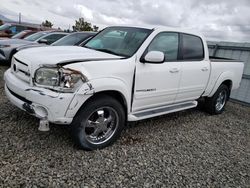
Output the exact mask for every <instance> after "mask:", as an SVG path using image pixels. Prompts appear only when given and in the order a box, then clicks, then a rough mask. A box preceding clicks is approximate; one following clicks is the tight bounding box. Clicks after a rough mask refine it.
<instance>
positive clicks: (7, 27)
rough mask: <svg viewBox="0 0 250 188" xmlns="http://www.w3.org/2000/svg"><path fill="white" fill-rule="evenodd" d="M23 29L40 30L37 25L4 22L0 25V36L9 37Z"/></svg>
mask: <svg viewBox="0 0 250 188" xmlns="http://www.w3.org/2000/svg"><path fill="white" fill-rule="evenodd" d="M23 30H34V31H39V30H41V28H40V27H38V25H33V26H32V25H30V24H29V25H28V24H18V23H5V24H3V25H1V26H0V37H6V38H10V37H12V36H14V35H16V34H17V33H20V32H21V31H23Z"/></svg>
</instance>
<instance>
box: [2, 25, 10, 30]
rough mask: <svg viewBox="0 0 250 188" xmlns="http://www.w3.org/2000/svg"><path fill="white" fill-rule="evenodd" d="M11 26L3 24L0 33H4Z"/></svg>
mask: <svg viewBox="0 0 250 188" xmlns="http://www.w3.org/2000/svg"><path fill="white" fill-rule="evenodd" d="M10 26H11V25H10V24H3V25H1V26H0V31H4V30H6V29H8V28H9V27H10Z"/></svg>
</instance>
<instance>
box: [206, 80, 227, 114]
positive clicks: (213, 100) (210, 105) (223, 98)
mask: <svg viewBox="0 0 250 188" xmlns="http://www.w3.org/2000/svg"><path fill="white" fill-rule="evenodd" d="M229 94H230V91H229V88H228V87H227V86H226V85H224V84H222V85H220V87H219V88H218V89H217V91H216V92H215V94H214V95H213V96H212V97H209V98H206V100H205V110H206V111H207V112H208V113H209V114H211V115H217V114H221V113H222V112H223V111H224V110H225V106H226V103H227V101H228V99H229ZM219 104H220V105H219Z"/></svg>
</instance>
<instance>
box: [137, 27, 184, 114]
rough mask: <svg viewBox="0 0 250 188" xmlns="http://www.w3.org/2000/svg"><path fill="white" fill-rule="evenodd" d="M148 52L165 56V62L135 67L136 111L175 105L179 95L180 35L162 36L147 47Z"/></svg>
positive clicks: (138, 64) (139, 64)
mask: <svg viewBox="0 0 250 188" xmlns="http://www.w3.org/2000/svg"><path fill="white" fill-rule="evenodd" d="M149 51H161V52H163V53H164V54H165V62H164V63H160V64H155V63H141V62H140V61H139V60H138V62H137V63H136V74H135V88H134V100H133V106H132V107H133V109H132V110H133V111H138V110H144V109H147V108H152V107H160V106H164V105H168V104H172V103H173V102H174V100H175V98H176V95H177V91H178V87H179V81H180V75H181V63H180V62H178V51H179V34H178V33H174V32H162V33H159V34H158V35H156V37H155V38H154V39H153V40H152V42H151V43H150V45H149V46H148V48H147V50H146V52H149Z"/></svg>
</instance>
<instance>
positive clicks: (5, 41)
mask: <svg viewBox="0 0 250 188" xmlns="http://www.w3.org/2000/svg"><path fill="white" fill-rule="evenodd" d="M34 43H35V42H31V41H28V40H23V39H3V40H0V44H3V45H16V44H20V45H25V44H34ZM35 44H36V43H35Z"/></svg>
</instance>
